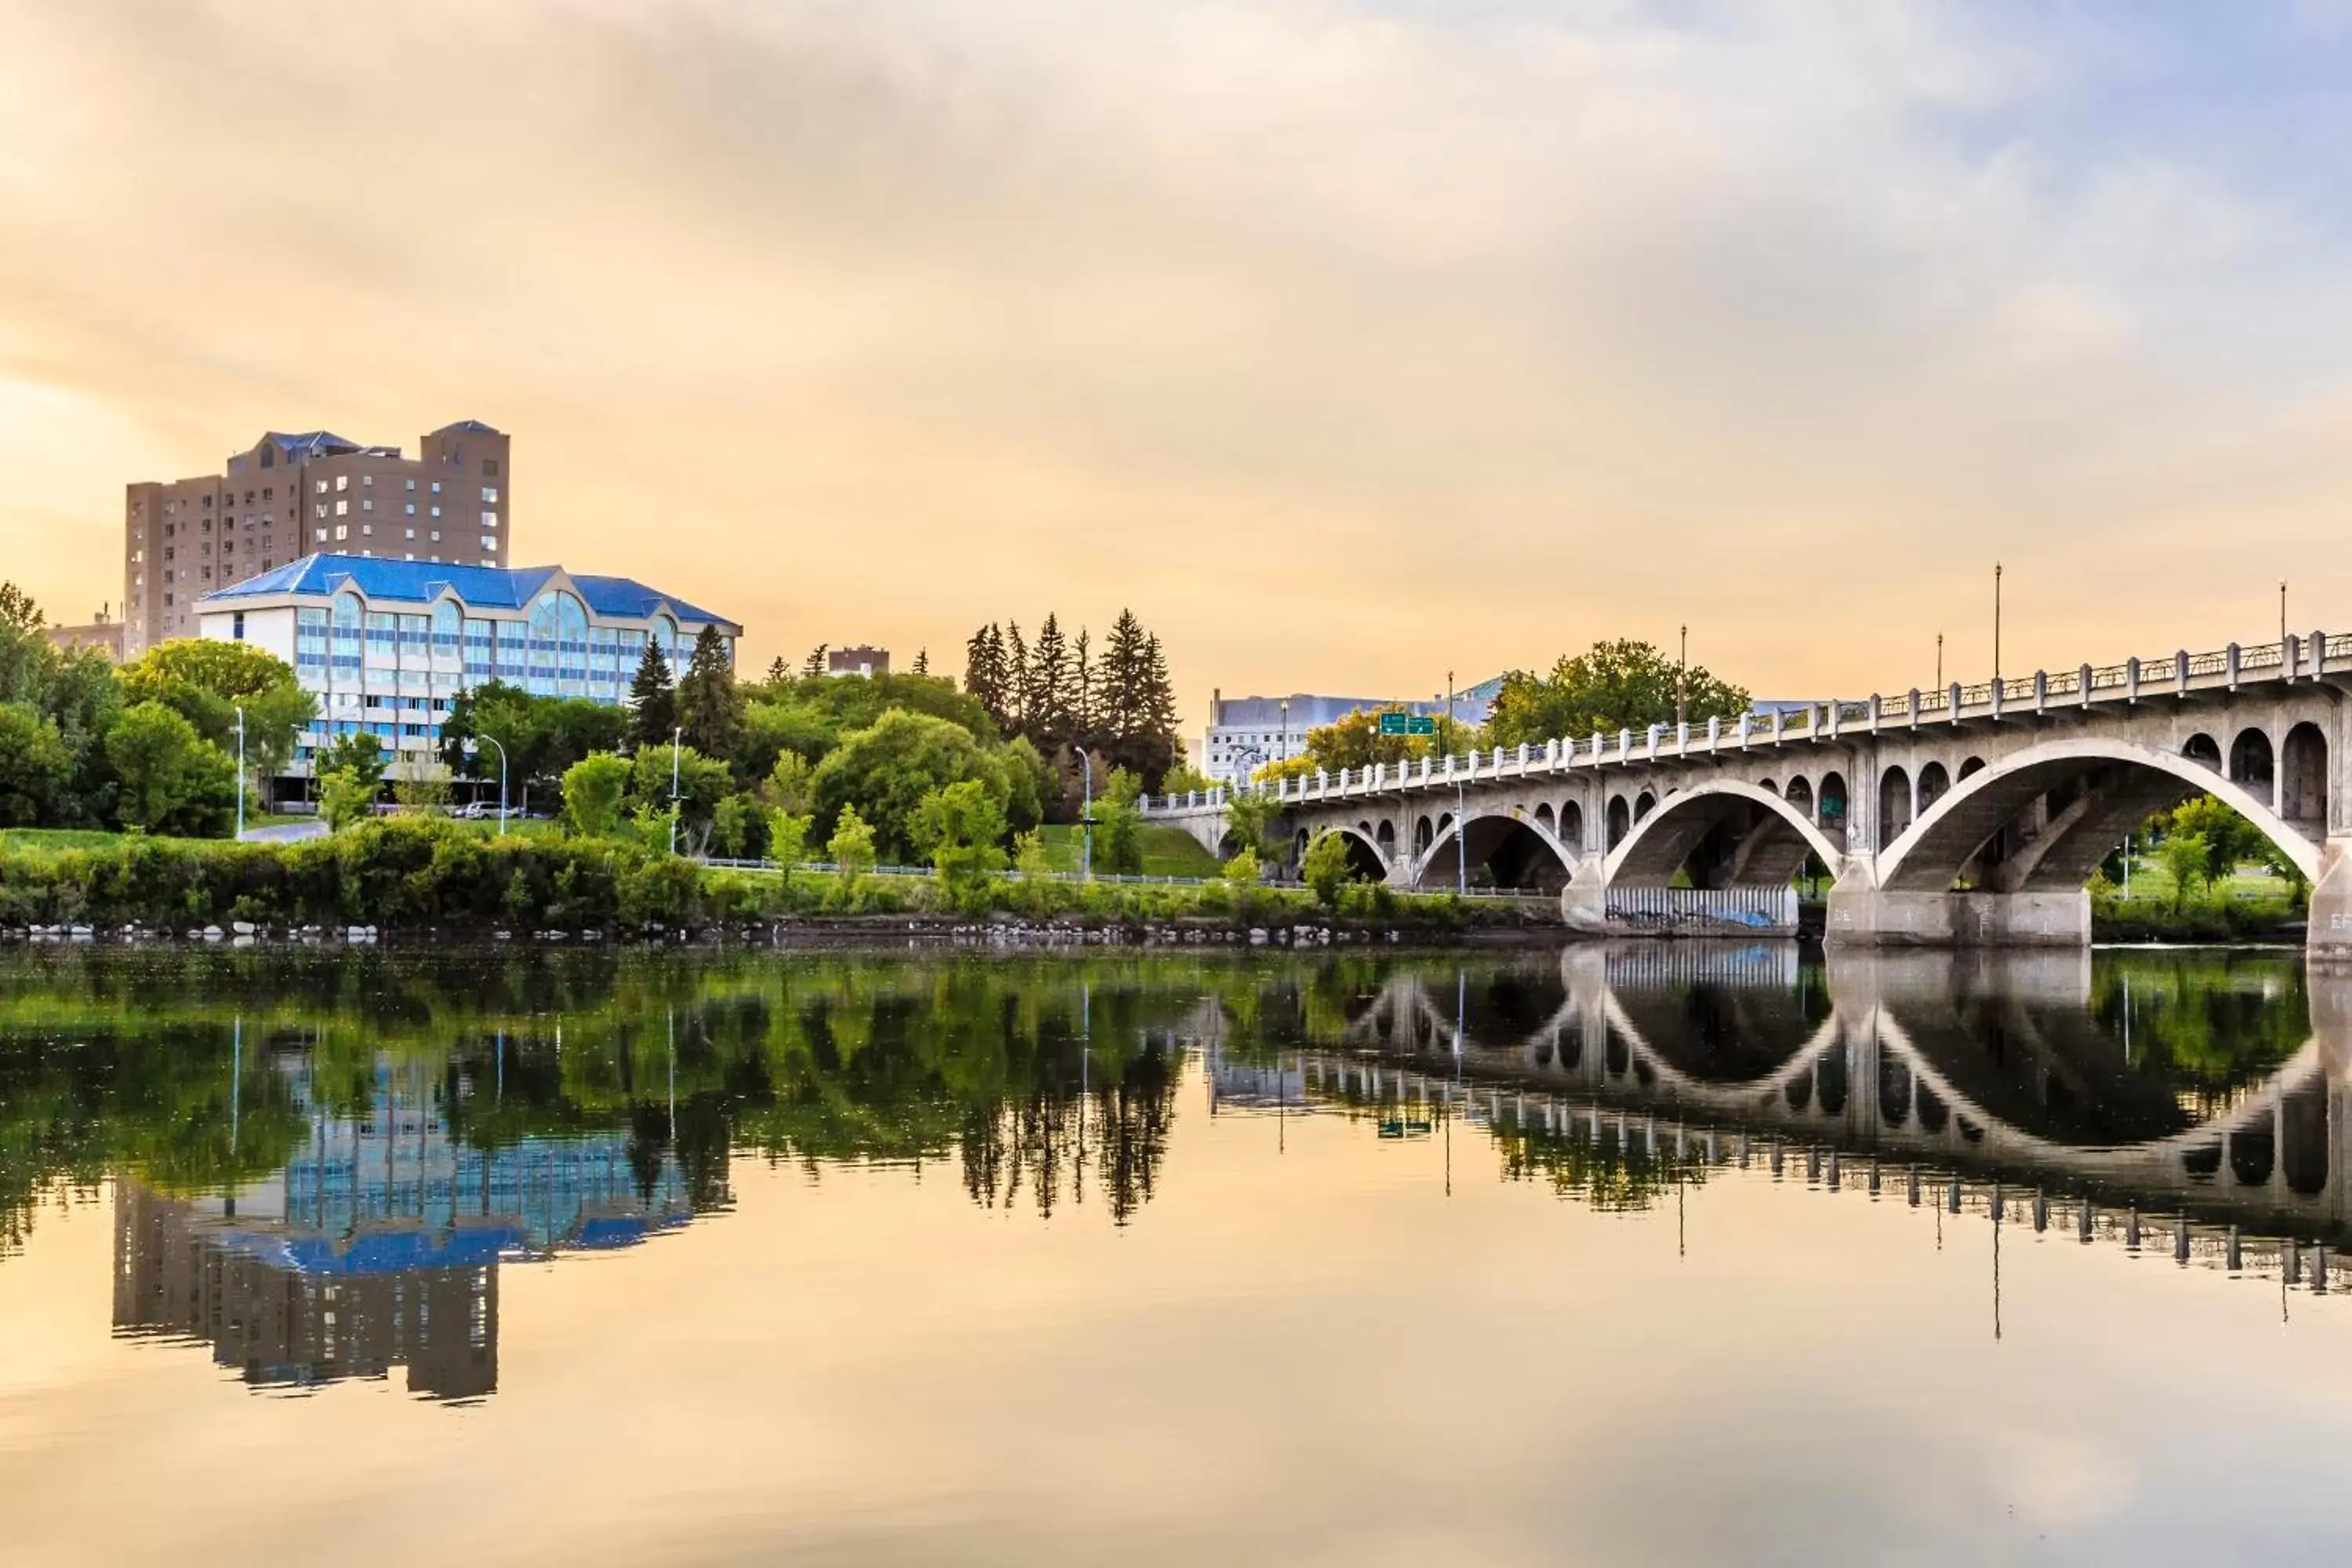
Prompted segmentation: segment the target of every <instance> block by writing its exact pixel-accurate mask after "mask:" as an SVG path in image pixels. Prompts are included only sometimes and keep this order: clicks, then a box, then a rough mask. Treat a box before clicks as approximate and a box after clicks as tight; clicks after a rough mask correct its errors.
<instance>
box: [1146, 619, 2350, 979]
mask: <svg viewBox="0 0 2352 1568" xmlns="http://www.w3.org/2000/svg"><path fill="white" fill-rule="evenodd" d="M2347 689H2352V636H2339V637H2324V636H2321V635H2319V634H2317V633H2314V634H2312V635H2311V636H2309V637H2287V638H2285V639H2284V641H2282V642H2276V643H2268V644H2260V645H2256V646H2254V647H2245V648H2241V647H2236V646H2234V645H2233V646H2232V647H2229V648H2227V649H2224V650H2222V651H2221V652H2219V653H2212V654H2204V655H2190V654H2188V653H2180V654H2177V655H2173V656H2169V657H2167V658H2159V659H2150V660H2147V661H2141V660H2138V659H2132V660H2128V661H2126V663H2124V664H2121V665H2116V666H2112V667H2108V668H2093V667H2091V666H2089V665H2084V666H2082V667H2081V668H2078V669H2074V670H2064V671H2061V672H2058V673H2056V674H2050V673H2046V672H2041V671H2037V672H2036V673H2035V674H2034V675H2032V677H2030V678H2023V679H2011V680H2008V681H2002V682H1991V683H1988V684H1985V685H1982V686H1976V687H1969V686H1962V685H1958V684H1955V685H1953V686H1951V687H1949V688H1948V689H1946V690H1944V691H1930V692H1919V691H1913V692H1909V693H1906V694H1904V695H1901V696H1897V697H1894V698H1883V697H1873V698H1871V699H1870V700H1868V701H1866V702H1850V701H1849V702H1830V703H1824V704H1822V705H1820V706H1818V707H1816V708H1813V709H1811V710H1803V709H1800V710H1794V711H1793V712H1790V713H1776V714H1774V715H1771V716H1770V717H1769V719H1765V720H1759V719H1756V718H1755V717H1753V716H1748V717H1743V718H1741V719H1739V720H1738V721H1714V720H1710V721H1708V722H1707V723H1706V725H1704V726H1698V727H1691V726H1685V727H1682V728H1680V729H1674V730H1669V729H1667V728H1665V727H1653V728H1652V729H1651V730H1650V731H1649V732H1648V733H1647V734H1644V735H1636V734H1633V732H1631V731H1621V732H1620V733H1618V734H1615V735H1593V736H1590V737H1567V738H1562V739H1559V740H1555V741H1550V742H1546V743H1544V744H1542V745H1539V746H1532V747H1531V746H1519V747H1517V748H1515V749H1513V750H1509V751H1503V750H1497V751H1495V752H1487V753H1478V754H1475V755H1471V756H1467V757H1447V758H1444V759H1437V760H1431V759H1423V760H1421V761H1419V762H1417V763H1402V764H1393V765H1387V766H1374V767H1371V768H1368V769H1362V770H1356V771H1353V772H1350V771H1346V770H1343V771H1342V772H1341V773H1339V775H1338V776H1336V777H1332V776H1328V775H1318V776H1317V777H1315V778H1312V779H1302V780H1296V781H1290V782H1287V783H1285V784H1281V785H1279V786H1277V787H1276V789H1275V791H1274V794H1275V799H1276V805H1278V807H1279V810H1280V812H1281V814H1282V816H1283V818H1284V821H1285V822H1286V825H1287V829H1288V831H1289V832H1290V833H1291V834H1292V836H1293V837H1294V840H1295V841H1296V842H1297V843H1298V844H1299V845H1301V846H1303V845H1304V844H1305V842H1306V841H1307V838H1308V837H1312V836H1315V835H1318V834H1322V833H1337V834H1339V835H1341V836H1342V837H1345V838H1346V839H1347V841H1348V842H1349V847H1350V851H1351V853H1352V854H1353V855H1354V856H1355V858H1356V859H1357V862H1358V865H1359V868H1360V870H1362V871H1363V872H1364V873H1365V874H1368V875H1370V876H1374V877H1378V878H1381V879H1386V880H1387V881H1389V882H1391V884H1394V885H1396V886H1400V887H1406V888H1421V887H1439V888H1443V887H1451V886H1452V885H1454V879H1455V878H1456V876H1457V874H1459V873H1460V872H1463V871H1467V872H1471V873H1475V874H1478V875H1480V876H1481V877H1483V878H1489V879H1492V880H1494V881H1495V882H1496V883H1497V884H1500V885H1517V886H1526V887H1530V888H1539V889H1547V890H1549V889H1558V890H1559V893H1560V897H1561V908H1562V910H1563V913H1564V914H1565V915H1566V916H1567V918H1568V920H1569V921H1570V923H1571V924H1574V925H1579V926H1582V927H1586V928H1589V929H1593V930H1603V929H1616V930H1620V931H1637V930H1647V929H1671V928H1675V927H1686V926H1689V925H1693V924H1702V925H1703V924H1706V923H1709V922H1727V923H1732V924H1737V925H1743V926H1747V927H1748V928H1750V929H1758V928H1764V929H1771V928H1780V929H1787V928H1789V927H1790V926H1791V925H1792V924H1793V921H1794V910H1793V906H1792V905H1791V904H1790V902H1789V900H1786V899H1785V897H1784V896H1783V889H1786V888H1787V887H1788V886H1789V884H1790V879H1792V878H1793V877H1794V876H1795V875H1796V874H1797V872H1798V871H1799V870H1800V869H1801V868H1802V867H1803V865H1804V864H1805V862H1806V859H1807V858H1808V857H1815V858H1819V859H1820V861H1821V862H1822V865H1823V866H1825V867H1827V868H1829V869H1830V870H1831V871H1832V874H1833V875H1834V877H1835V879H1836V880H1835V883H1834V885H1833V888H1832V893H1831V899H1830V932H1829V934H1830V937H1831V940H1832V942H1853V943H1862V944H1869V943H1881V942H1895V943H1920V944H1927V945H1944V944H1978V943H1982V944H2019V945H2044V944H2055V945H2081V944H2083V943H2084V942H2087V941H2088V938H2089V930H2090V924H2089V921H2090V917H2089V904H2088V900H2087V899H2086V898H2085V896H2084V891H2083V889H2084V883H2085V882H2086V881H2088V879H2090V876H2091V873H2092V872H2093V870H2095V868H2097V866H2098V865H2099V863H2100V862H2101V861H2102V860H2104V859H2105V858H2106V857H2107V856H2108V855H2109V854H2111V853H2112V852H2113V851H2114V850H2115V848H2116V847H2117V846H2118V845H2119V844H2121V843H2122V841H2123V839H2124V837H2125V836H2126V834H2127V833H2129V832H2130V831H2131V830H2132V829H2133V828H2135V827H2137V826H2138V825H2139V824H2140V823H2141V822H2143V821H2145V820H2146V819H2147V817H2148V816H2150V815H2151V814H2152V813H2154V812H2157V811H2159V810H2162V809H2165V808H2166V807H2168V806H2171V805H2177V804H2178V803H2179V802H2181V801H2183V800H2186V799H2189V798H2190V797H2191V796H2193V795H2199V794H2201V793H2208V792H2210V793H2211V794H2213V795H2218V796H2220V797H2221V800H2222V801H2223V802H2225V803H2226V804H2227V805H2230V806H2231V808H2233V809H2235V810H2236V811H2238V812H2239V813H2241V814H2242V815H2243V816H2246V817H2247V818H2249V819H2250V820H2251V821H2252V822H2253V823H2254V824H2255V825H2256V826H2258V827H2260V828H2261V829H2262V830H2263V832H2264V833H2266V834H2267V835H2268V836H2269V837H2271V839H2272V840H2273V842H2274V843H2276V844H2277V845H2278V846H2279V847H2280V849H2281V850H2282V851H2283V852H2284V855H2285V857H2286V858H2287V859H2288V860H2289V861H2291V862H2292V863H2293V864H2294V867H2295V868H2297V869H2298V870H2299V871H2300V872H2301V873H2302V874H2303V875H2304V876H2305V877H2306V878H2308V879H2310V880H2312V881H2313V882H2314V883H2315V884H2316V888H2315V892H2314V895H2313V901H2312V909H2313V918H2312V922H2311V932H2312V936H2311V942H2312V945H2313V946H2314V947H2315V948H2326V949H2334V950H2337V951H2341V952H2347V953H2352V868H2347V867H2346V859H2347V849H2352V802H2347V771H2346V770H2347V760H2346V759H2347V734H2346V732H2345V729H2346V720H2345V717H2344V712H2343V707H2344V693H2345V691H2346V690H2347ZM1147 810H1148V813H1149V815H1150V816H1153V817H1154V818H1155V819H1160V820H1165V821H1169V822H1171V823H1174V824H1177V825H1179V826H1183V827H1185V828H1186V829H1187V830H1188V831H1190V832H1192V834H1193V835H1194V837H1198V838H1200V839H1201V840H1202V842H1204V843H1208V844H1211V845H1212V846H1215V845H1216V844H1217V843H1218V842H1219V841H1220V840H1221V839H1222V838H1223V836H1224V834H1225V831H1226V815H1227V799H1226V795H1225V792H1223V791H1222V790H1217V791H1209V792H1206V793H1203V794H1195V795H1188V796H1184V797H1181V798H1176V797H1170V798H1165V799H1162V800H1160V801H1157V802H1150V803H1147ZM1678 880H1686V881H1687V882H1688V883H1689V884H1690V886H1689V887H1688V888H1685V889H1675V888H1674V887H1673V886H1672V884H1674V883H1675V882H1677V881H1678ZM1958 888H1965V889H1967V890H1966V891H1956V890H1955V889H1958Z"/></svg>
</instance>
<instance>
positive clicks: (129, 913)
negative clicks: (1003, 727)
mask: <svg viewBox="0 0 2352 1568" xmlns="http://www.w3.org/2000/svg"><path fill="white" fill-rule="evenodd" d="M1300 928H1305V929H1308V930H1312V931H1325V932H1347V933H1349V940H1370V939H1371V938H1372V937H1373V936H1376V935H1381V934H1384V933H1391V932H1393V933H1396V934H1397V935H1398V936H1399V937H1400V938H1402V937H1404V936H1407V935H1411V936H1414V937H1420V936H1426V935H1438V936H1444V937H1447V938H1454V937H1458V936H1460V935H1463V934H1465V933H1469V932H1475V931H1515V930H1526V931H1549V932H1551V933H1554V934H1556V933H1557V932H1558V931H1559V916H1558V906H1557V905H1556V904H1554V903H1553V902H1551V901H1550V900H1507V899H1461V898H1456V897H1454V896H1452V895H1450V894H1444V895H1416V894H1399V893H1395V892H1392V891H1391V890H1390V889H1386V888H1381V887H1373V886H1369V885H1359V886H1354V887H1350V888H1348V889H1344V890H1343V892H1342V895H1341V897H1340V899H1339V902H1338V904H1337V906H1336V907H1332V908H1327V907H1325V906H1323V905H1321V904H1320V903H1318V901H1317V900H1316V899H1315V898H1314V896H1313V895H1312V894H1311V893H1309V892H1307V890H1305V889H1298V888H1285V887H1272V886H1264V885H1261V886H1257V887H1244V886H1238V885H1235V884H1232V883H1228V882H1224V881H1210V882H1201V883H1191V884H1169V883H1128V882H1119V883H1113V882H1106V881H1078V880H1065V879H1037V880H1020V879H1010V878H1005V877H989V878H979V879H969V880H967V881H965V882H963V883H961V885H959V886H957V887H955V888H953V889H950V888H949V887H948V886H947V885H945V884H944V883H942V882H941V881H940V879H937V878H934V877H907V876H879V875H875V874H873V873H870V872H868V873H865V874H862V875H856V876H845V875H843V874H841V873H840V872H838V871H835V870H829V869H828V870H810V869H801V870H793V871H790V872H786V871H782V870H751V869H741V868H714V867H706V866H702V865H700V864H698V863H697V862H695V861H691V860H687V859H682V858H677V857H674V856H669V855H664V854H660V853H657V852H656V851H653V850H651V849H648V848H646V847H642V846H639V845H637V844H635V843H631V842H627V841H623V840H615V839H604V838H557V837H534V838H528V839H525V838H509V839H498V838H485V837H481V836H479V835H478V834H469V833H464V832H459V831H457V830H455V829H454V828H451V827H449V826H446V825H439V824H434V823H429V822H412V821H400V820H394V821H388V822H382V823H366V824H362V825H361V826H357V827H354V828H352V829H350V830H348V831H346V832H344V833H342V834H340V835H337V836H336V837H332V838H328V839H315V840H310V841H307V842H303V843H299V844H252V843H247V844H229V843H221V842H213V841H196V840H184V839H183V840H168V839H150V838H142V837H124V838H121V839H120V840H118V841H116V842H114V843H111V844H99V845H78V846H76V847H69V848H63V849H48V848H41V849H35V848H26V847H15V846H8V847H0V931H12V932H15V933H17V934H20V935H31V934H34V933H35V932H38V933H40V934H42V935H44V936H49V935H63V936H66V937H68V938H70V937H72V936H75V935H89V936H96V935H98V934H100V933H110V934H118V935H119V934H121V933H124V932H126V931H127V932H130V933H131V934H133V935H141V936H160V935H165V934H168V935H170V936H173V937H175V938H181V939H186V938H188V937H189V936H190V935H191V934H193V935H194V938H195V939H196V940H199V941H203V940H211V941H234V940H236V939H238V938H246V939H248V940H267V939H281V940H282V939H285V938H289V937H294V938H302V937H308V938H311V939H318V940H323V939H326V938H329V937H338V938H341V939H344V940H350V939H351V938H352V935H353V934H354V933H357V934H358V935H359V936H360V937H361V938H362V940H374V939H381V938H383V937H386V936H404V935H412V934H414V935H433V936H453V937H464V936H471V937H480V938H486V939H488V940H493V941H495V940H500V939H501V938H502V937H503V939H504V940H509V941H518V940H541V939H542V938H543V939H545V940H572V939H584V940H592V941H593V940H611V939H614V938H631V937H638V936H654V937H659V938H663V939H665V940H668V939H674V938H675V936H676V933H677V932H680V931H697V932H700V931H728V932H736V933H744V932H754V933H763V934H764V935H766V936H767V938H768V939H769V940H777V938H776V936H775V933H777V932H779V931H787V930H808V931H817V930H824V931H838V932H844V933H848V932H856V933H859V934H860V935H861V936H862V935H863V934H864V933H866V932H868V931H873V932H877V933H882V932H887V933H891V934H894V935H896V936H897V938H898V940H904V939H905V936H906V935H907V934H908V932H909V931H914V932H918V933H926V932H928V933H932V934H937V935H940V938H941V940H954V938H955V935H956V933H957V932H958V931H965V932H966V934H967V936H968V937H971V938H972V939H974V940H998V939H997V938H995V937H993V936H982V935H977V934H975V933H986V932H994V931H1029V930H1034V931H1119V932H1122V933H1125V936H1126V937H1127V938H1128V939H1130V940H1135V941H1154V940H1161V941H1164V940H1171V939H1169V938H1167V937H1166V936H1164V935H1159V936H1155V935H1154V934H1153V933H1166V932H1171V931H1172V932H1176V933H1179V934H1178V936H1177V937H1175V938H1174V939H1173V940H1177V941H1183V940H1189V939H1188V938H1187V937H1186V936H1185V935H1184V934H1182V933H1187V932H1192V931H1200V932H1202V933H1204V934H1203V940H1210V939H1209V938H1208V937H1207V936H1206V934H1205V933H1209V932H1218V933H1230V940H1233V941H1235V942H1251V941H1255V940H1263V941H1265V942H1275V941H1276V940H1277V939H1276V937H1275V935H1274V934H1273V933H1274V932H1276V931H1295V930H1297V929H1300ZM1255 933H1264V935H1263V937H1262V938H1261V937H1259V936H1258V935H1256V934H1255ZM1227 939H1228V938H1227V937H1226V936H1224V935H1220V936H1218V937H1217V938H1215V939H1214V940H1220V941H1222V940H1227ZM1286 940H1296V939H1295V938H1292V939H1286ZM1311 940H1316V941H1321V940H1324V939H1323V938H1319V937H1318V938H1314V939H1311ZM1331 940H1340V939H1339V938H1338V937H1336V936H1334V937H1332V938H1331Z"/></svg>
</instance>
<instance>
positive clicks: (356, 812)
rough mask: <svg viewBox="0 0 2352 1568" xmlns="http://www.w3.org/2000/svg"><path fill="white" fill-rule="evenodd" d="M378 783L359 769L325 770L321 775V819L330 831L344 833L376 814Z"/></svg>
mask: <svg viewBox="0 0 2352 1568" xmlns="http://www.w3.org/2000/svg"><path fill="white" fill-rule="evenodd" d="M375 788H376V786H375V781H374V780H373V779H370V778H366V777H363V776H362V774H361V773H360V772H359V770H357V769H356V768H350V767H341V768H322V769H320V772H319V815H320V816H322V817H325V818H326V820H327V831H328V832H330V833H341V831H342V830H343V829H345V828H346V827H350V826H353V825H355V824H357V823H360V822H363V821H365V820H366V819H367V818H368V817H370V816H373V815H374V814H375Z"/></svg>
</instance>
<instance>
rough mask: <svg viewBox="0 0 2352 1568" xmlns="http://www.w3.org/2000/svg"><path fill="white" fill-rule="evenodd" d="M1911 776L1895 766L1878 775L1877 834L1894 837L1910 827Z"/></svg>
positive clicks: (1898, 765)
mask: <svg viewBox="0 0 2352 1568" xmlns="http://www.w3.org/2000/svg"><path fill="white" fill-rule="evenodd" d="M1911 799H1912V796H1911V775H1910V773H1907V772H1906V771H1905V770H1904V768H1903V767H1902V766H1901V765H1900V764H1897V765H1895V766H1893V767H1889V768H1888V769H1887V770H1886V771H1885V773H1880V774H1879V775H1878V833H1879V837H1882V838H1888V837H1894V836H1895V834H1898V833H1900V832H1902V831H1903V830H1904V829H1905V828H1906V827H1908V826H1911V815H1912V813H1911Z"/></svg>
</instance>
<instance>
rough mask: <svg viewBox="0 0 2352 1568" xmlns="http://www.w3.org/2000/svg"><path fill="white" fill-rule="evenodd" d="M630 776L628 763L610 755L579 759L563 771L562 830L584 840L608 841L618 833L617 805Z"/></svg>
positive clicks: (619, 806) (619, 809)
mask: <svg viewBox="0 0 2352 1568" xmlns="http://www.w3.org/2000/svg"><path fill="white" fill-rule="evenodd" d="M634 773H635V769H634V768H633V767H632V766H631V764H630V763H629V759H628V758H626V757H624V756H621V755H619V754H618V753H616V752H596V753H594V754H593V755H592V756H585V757H583V758H581V759H580V760H579V761H578V762H576V763H572V765H571V766H570V767H569V768H567V769H565V770H564V773H563V820H564V824H565V826H568V827H570V828H571V830H572V832H574V833H577V834H579V835H580V836H581V837H585V838H609V837H613V836H614V834H616V833H618V832H619V831H620V830H621V802H622V799H623V797H624V796H625V795H627V794H628V789H629V781H630V779H631V777H632V776H633V774H634Z"/></svg>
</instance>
